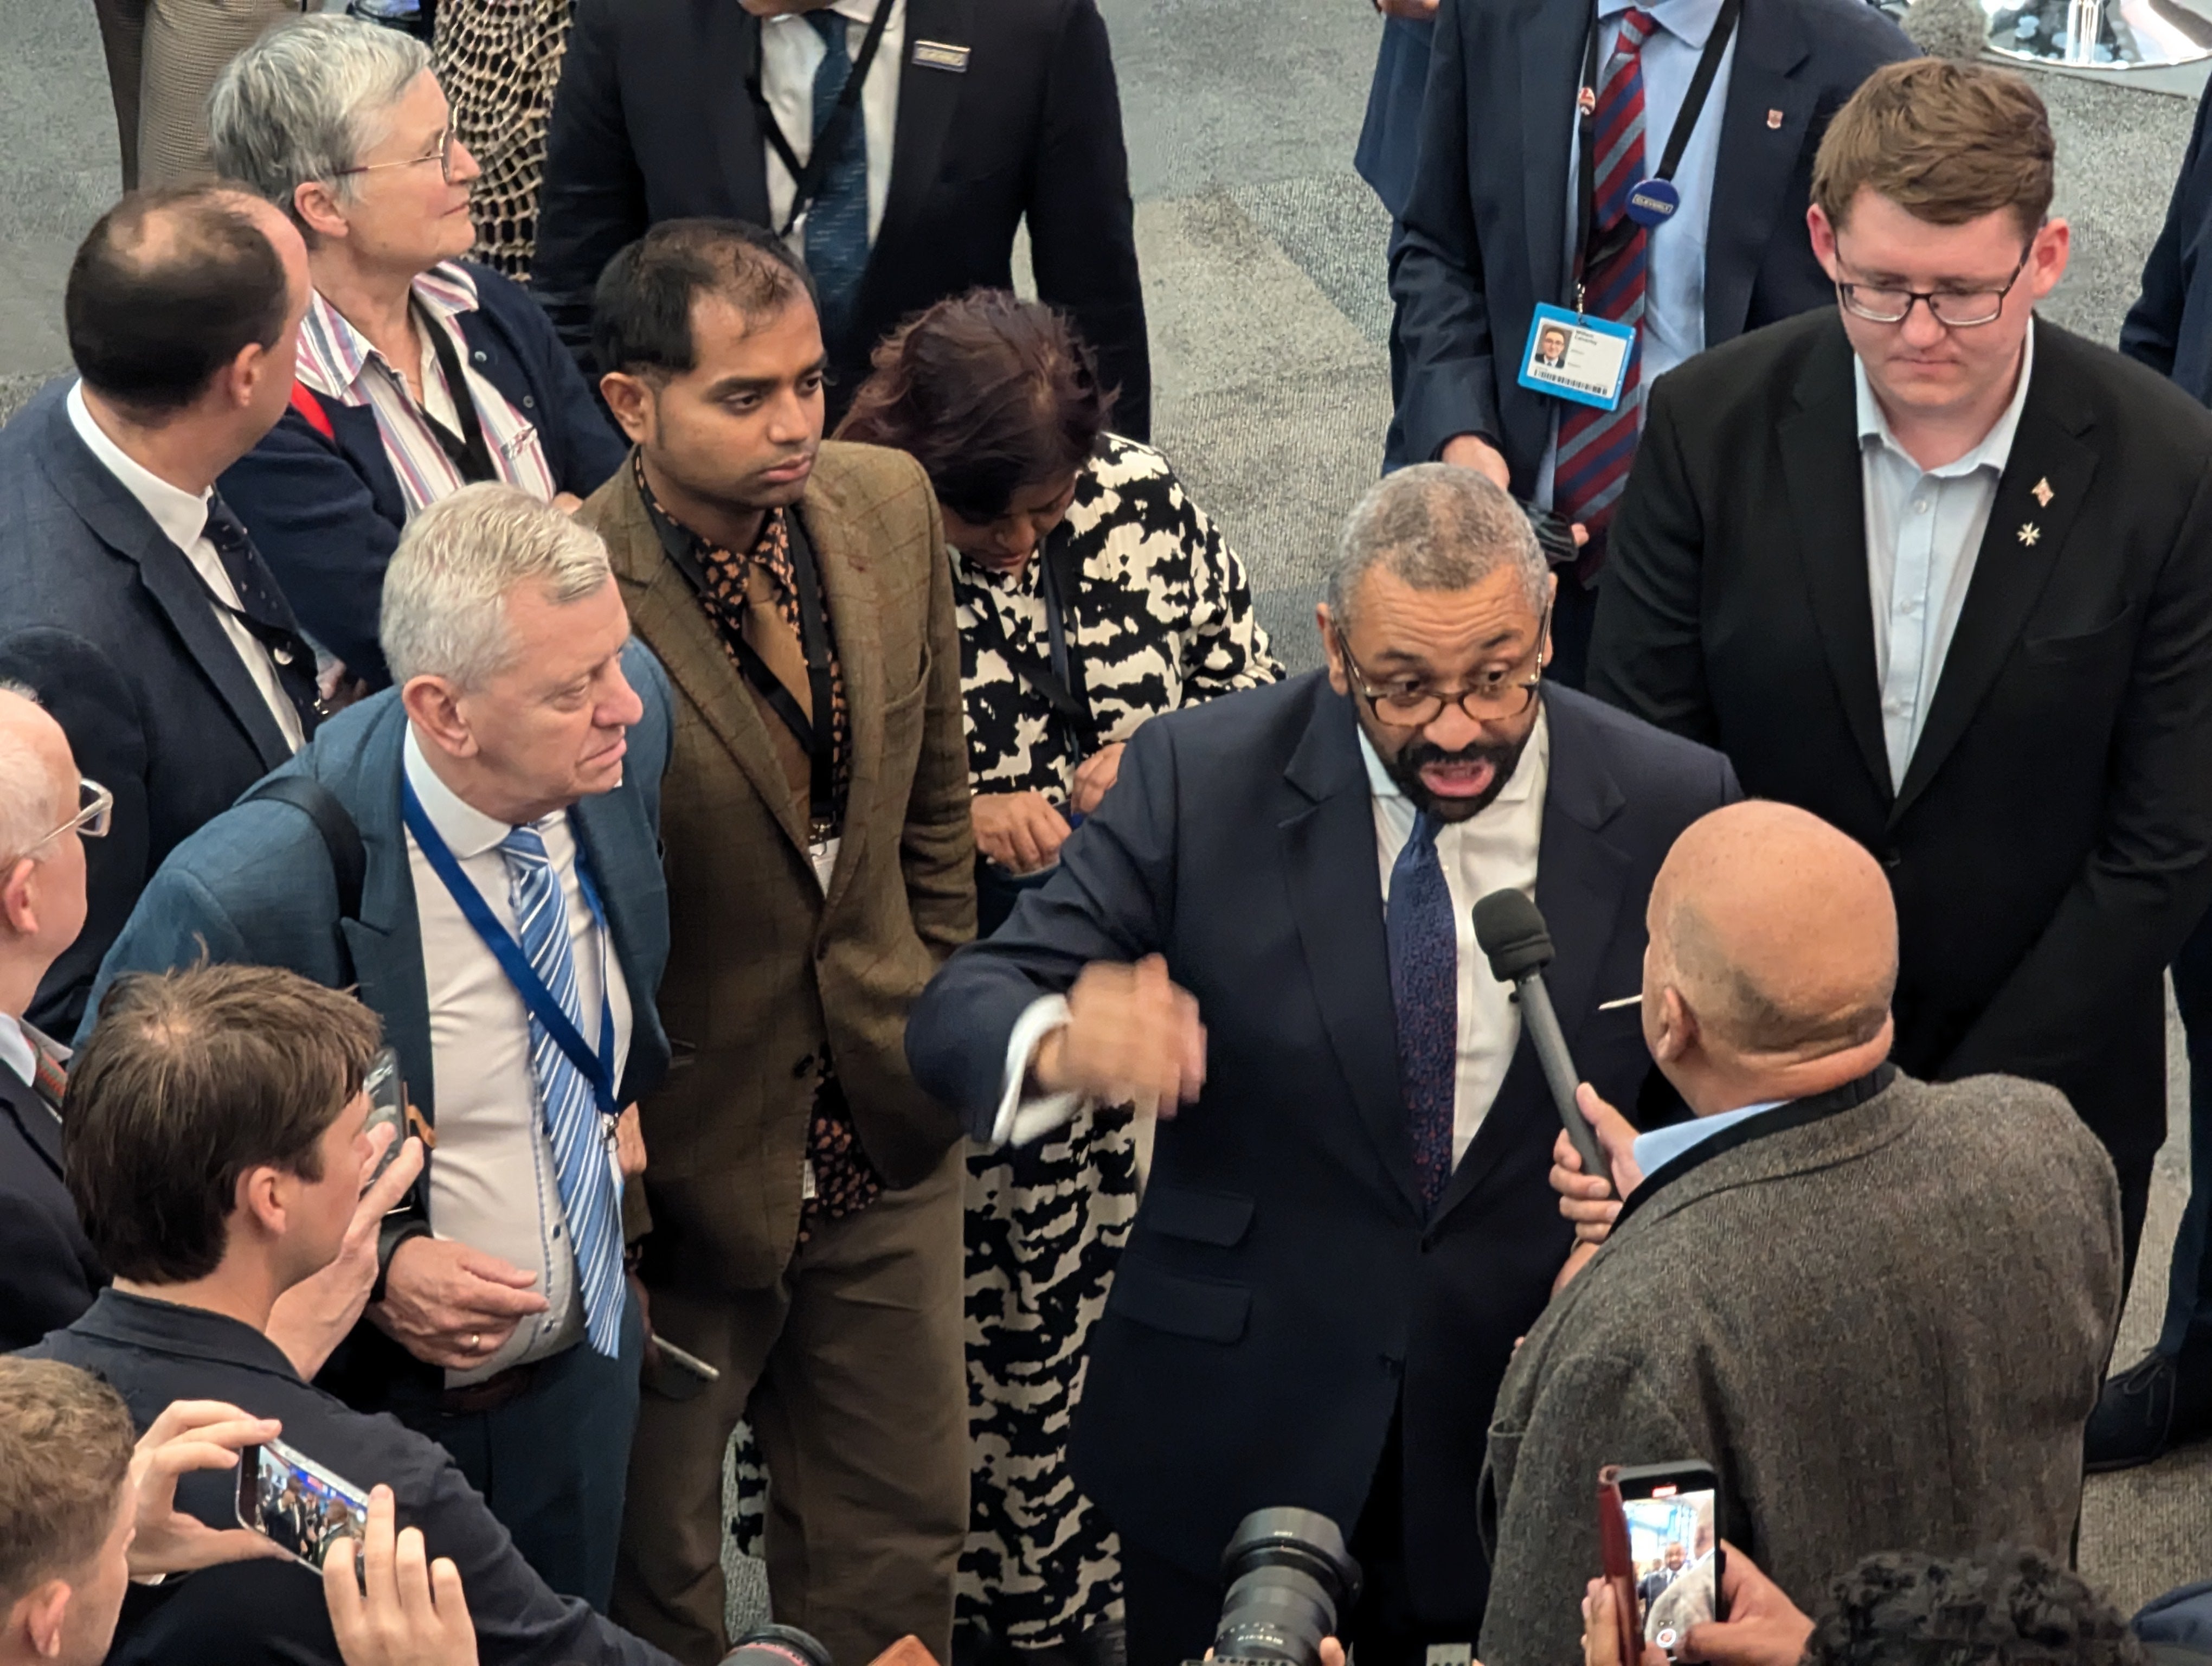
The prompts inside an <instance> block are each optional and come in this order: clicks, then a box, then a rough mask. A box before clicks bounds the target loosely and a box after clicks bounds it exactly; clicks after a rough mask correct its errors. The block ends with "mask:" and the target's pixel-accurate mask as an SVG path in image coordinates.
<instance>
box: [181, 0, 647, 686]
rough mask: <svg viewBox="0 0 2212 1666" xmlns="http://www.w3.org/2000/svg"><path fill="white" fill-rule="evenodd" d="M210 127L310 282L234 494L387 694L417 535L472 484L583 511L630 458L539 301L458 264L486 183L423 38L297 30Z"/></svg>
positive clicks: (344, 654) (278, 42)
mask: <svg viewBox="0 0 2212 1666" xmlns="http://www.w3.org/2000/svg"><path fill="white" fill-rule="evenodd" d="M209 125H210V131H211V133H212V136H213V140H214V144H215V155H216V163H217V165H218V166H219V167H221V169H222V172H223V173H224V174H225V175H226V176H227V177H228V178H230V179H236V180H238V181H240V183H242V184H243V185H246V186H247V187H249V188H250V189H252V190H253V191H256V192H259V193H260V194H261V195H262V196H264V197H266V198H269V200H270V201H271V202H273V203H275V204H276V205H277V206H278V207H279V208H282V209H283V210H284V211H285V213H287V214H288V215H289V216H291V218H292V221H293V223H294V224H295V225H297V226H298V227H299V228H300V232H301V236H303V237H304V238H305V239H306V240H307V263H308V270H309V271H310V273H311V275H312V276H313V280H314V294H313V297H312V299H311V300H310V302H309V304H308V307H307V317H306V319H304V320H303V321H302V322H301V326H300V356H299V373H298V374H299V380H298V383H297V385H296V386H295V388H294V389H293V393H292V408H291V409H290V410H288V411H287V412H286V413H285V415H284V418H283V421H282V422H280V423H278V424H277V425H276V428H275V429H271V430H270V434H269V435H268V437H267V438H266V439H264V440H263V441H262V442H261V443H260V444H259V445H258V446H257V447H254V449H253V450H252V453H249V454H248V455H247V456H246V457H245V458H243V459H240V461H239V462H238V463H237V464H236V465H234V466H233V467H232V468H231V470H230V471H228V473H226V474H225V475H224V476H223V477H222V493H223V496H224V497H225V498H226V499H227V500H228V502H229V503H230V506H231V507H232V508H234V510H235V511H236V512H237V514H238V515H239V517H240V519H241V520H244V521H245V523H246V526H248V527H249V528H250V529H251V530H252V533H253V536H254V540H255V542H256V543H257V544H258V545H259V546H260V548H261V551H262V554H263V555H264V556H265V557H266V558H267V560H268V562H269V564H270V567H271V568H272V569H275V571H276V576H277V578H278V580H279V581H280V582H282V583H283V587H284V591H285V594H286V595H287V597H288V598H289V599H290V601H291V603H292V607H293V611H295V612H296V613H297V614H298V615H299V617H300V622H301V625H302V626H303V627H304V628H305V629H306V630H307V634H308V635H311V636H312V637H313V638H314V639H315V641H317V643H318V644H319V645H320V646H321V647H322V648H324V649H325V651H326V652H327V653H328V654H331V656H332V657H333V658H335V659H336V660H338V661H340V662H342V663H343V666H344V668H345V672H344V674H345V675H346V677H347V678H359V679H361V680H362V681H363V682H365V683H366V684H368V687H369V688H371V689H374V688H380V687H381V686H383V684H385V683H386V681H387V680H389V679H388V675H387V672H386V667H385V663H384V657H383V654H382V653H381V652H380V649H379V648H378V645H377V640H376V619H377V599H378V595H379V593H380V590H381V588H382V586H383V582H384V569H385V566H386V563H387V562H389V561H390V560H391V558H392V549H393V547H394V546H395V545H396V544H398V540H399V533H400V531H401V529H402V528H403V527H404V526H405V525H406V524H407V522H408V520H409V519H410V517H412V516H413V515H415V514H418V513H419V512H420V511H422V509H424V508H427V507H428V506H429V505H430V504H432V503H435V502H438V501H439V500H440V499H441V498H443V497H445V496H447V495H448V494H450V493H452V492H454V491H457V490H459V489H460V488H461V487H462V486H465V485H467V484H470V483H473V482H477V481H500V482H503V483H506V484H507V485H510V486H513V487H516V488H518V489H520V490H522V491H526V492H527V493H529V494H530V495H531V496H533V497H535V498H537V499H538V500H539V501H540V502H550V503H553V504H556V505H558V506H560V507H562V508H574V507H575V506H576V503H577V502H578V501H579V500H580V498H581V497H583V496H586V495H587V494H589V493H591V492H592V491H595V490H597V489H599V485H600V484H601V483H602V482H604V481H605V479H606V478H607V477H609V476H610V475H611V474H613V473H614V471H616V469H617V468H618V467H619V466H620V465H621V463H622V459H623V445H622V442H621V441H620V440H619V439H618V438H617V436H616V435H615V433H614V430H613V429H611V427H610V426H609V425H608V423H607V422H606V419H605V417H604V416H603V415H602V414H601V412H600V410H599V406H598V405H597V404H596V403H594V401H593V400H592V394H591V390H590V388H589V387H588V386H586V383H585V381H584V379H583V376H582V374H581V373H580V372H579V371H578V370H577V368H576V366H575V364H574V362H573V361H572V360H571V359H570V358H569V357H568V354H567V353H566V352H565V351H564V350H562V346H561V344H560V342H559V340H558V339H557V338H556V337H555V335H554V333H553V330H552V326H551V325H549V324H547V323H546V321H545V318H544V314H543V313H541V312H540V311H539V310H538V307H537V305H536V303H535V302H533V301H532V300H531V298H530V296H529V295H527V294H526V293H525V292H524V291H523V290H522V289H520V288H519V287H518V286H516V285H515V284H514V283H512V282H510V281H509V280H507V278H504V277H501V276H499V275H498V274H497V273H495V272H494V271H490V270H489V269H488V268H486V267H484V266H482V265H479V264H476V263H474V262H472V261H470V260H467V259H465V258H464V257H465V255H467V254H468V252H469V251H470V249H471V247H472V246H473V245H474V243H475V241H476V228H475V225H474V223H473V222H472V220H471V215H470V196H471V185H473V183H474V182H475V180H476V179H477V177H478V172H479V170H478V169H477V162H476V159H475V158H474V157H473V156H472V155H470V153H469V150H468V148H467V147H466V146H465V145H464V144H462V143H460V142H459V140H458V139H457V138H456V137H454V135H453V117H452V112H451V111H450V110H449V109H448V107H447V103H446V95H445V94H444V93H443V92H442V91H441V89H440V88H439V85H438V78H437V76H436V75H435V73H433V71H432V69H431V64H430V55H429V52H428V48H427V47H425V46H423V45H422V42H421V41H419V40H415V39H413V38H412V37H410V36H409V35H406V34H404V33H400V32H398V31H397V30H393V29H386V28H380V27H377V26H376V25H375V24H373V23H368V22H363V21H359V20H357V19H354V18H348V17H342V16H311V17H303V18H301V19H300V20H299V21H296V22H294V23H290V24H288V25H286V26H284V27H281V28H277V29H274V30H271V31H270V33H268V34H266V35H264V36H263V37H262V39H261V40H258V42H256V43H255V44H254V45H253V46H251V47H249V48H248V49H247V50H246V52H243V53H241V54H240V56H239V58H237V59H236V60H235V61H234V62H233V63H232V64H231V65H230V67H229V68H228V70H225V71H224V72H223V76H222V79H221V80H220V81H219V82H216V89H215V93H214V95H213V97H212V98H211V99H210V103H209Z"/></svg>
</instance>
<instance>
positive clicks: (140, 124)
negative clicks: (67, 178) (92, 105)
mask: <svg viewBox="0 0 2212 1666" xmlns="http://www.w3.org/2000/svg"><path fill="white" fill-rule="evenodd" d="M93 5H94V10H95V11H96V12H97V13H98V14H99V16H100V46H101V47H102V48H103V49H104V51H105V52H106V55H107V86H108V91H109V93H110V94H111V95H112V97H113V98H114V100H115V127H116V134H117V137H118V138H119V139H120V140H121V142H122V149H123V188H124V189H125V191H135V190H136V189H137V188H138V187H139V186H140V185H145V186H148V187H149V188H150V187H153V186H156V185H187V184H190V183H191V181H193V180H195V179H207V178H210V177H211V176H212V175H213V174H214V173H215V163H214V161H213V159H212V158H211V157H210V155H209V153H208V131H207V97H208V94H209V92H210V90H211V89H212V88H214V86H215V83H216V76H220V75H221V74H222V72H223V70H225V69H226V68H228V65H229V64H230V61H231V59H233V58H236V57H237V56H238V55H239V54H240V52H244V51H245V50H246V48H247V47H248V46H252V44H253V43H254V42H255V41H256V40H259V39H260V38H261V33H262V31H263V30H264V29H266V28H267V27H269V26H270V24H271V23H273V22H275V21H276V20H277V19H278V18H280V17H297V16H298V15H300V11H301V5H300V0H93Z"/></svg>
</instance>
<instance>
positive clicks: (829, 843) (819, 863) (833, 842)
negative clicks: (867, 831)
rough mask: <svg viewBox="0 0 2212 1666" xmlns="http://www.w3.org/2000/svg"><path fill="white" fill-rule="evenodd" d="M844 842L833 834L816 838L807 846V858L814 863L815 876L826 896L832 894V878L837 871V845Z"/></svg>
mask: <svg viewBox="0 0 2212 1666" xmlns="http://www.w3.org/2000/svg"><path fill="white" fill-rule="evenodd" d="M843 842H844V841H843V840H842V838H838V837H836V836H832V837H829V838H824V839H816V840H814V841H812V842H811V843H809V844H808V845H807V847H806V860H808V861H810V862H811V863H812V864H813V865H814V878H815V880H816V882H817V884H819V885H821V887H822V894H823V896H824V897H827V896H828V895H829V878H830V876H831V875H832V874H834V873H836V871H837V847H838V846H839V845H841V844H842V843H843Z"/></svg>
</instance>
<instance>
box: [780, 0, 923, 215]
mask: <svg viewBox="0 0 2212 1666" xmlns="http://www.w3.org/2000/svg"><path fill="white" fill-rule="evenodd" d="M826 9H827V10H829V12H830V13H832V14H833V15H836V16H838V17H842V18H843V19H845V40H846V50H847V51H848V52H850V53H851V54H852V58H853V62H854V64H858V63H859V62H860V43H861V42H862V41H863V40H866V38H867V33H868V25H869V23H870V22H871V21H873V19H874V17H875V15H876V0H835V3H833V4H831V5H830V6H829V7H828V8H826ZM827 55H828V49H827V48H826V47H824V46H823V44H822V37H821V36H820V35H818V34H817V33H815V32H814V26H813V25H812V24H811V23H810V22H808V21H806V18H805V15H803V14H801V13H798V12H788V13H786V14H785V15H782V16H780V17H765V18H763V19H762V20H761V96H762V97H763V98H764V99H766V100H768V107H769V110H770V111H771V112H774V113H775V125H777V126H778V127H781V129H782V130H783V137H784V138H785V139H786V140H787V141H788V142H789V143H790V145H791V154H792V155H794V156H796V157H798V158H799V166H800V167H805V165H806V160H807V158H808V157H810V156H811V155H813V154H814V72H815V71H816V70H818V69H820V68H821V67H822V60H823V58H824V57H826V56H827ZM905 56H906V0H891V15H890V17H888V18H886V19H885V20H884V35H883V39H882V40H880V41H878V43H877V45H876V56H875V60H874V62H872V64H869V65H868V78H867V80H866V82H863V83H862V84H861V87H860V126H861V128H862V131H865V132H866V135H867V139H868V245H869V246H870V247H871V248H872V247H873V246H875V241H876V234H877V233H878V231H880V230H882V229H883V224H884V204H885V203H886V202H888V201H890V194H891V150H892V145H893V142H894V139H895V137H896V134H897V132H898V96H899V70H900V67H901V64H902V60H903V59H904V58H905ZM761 144H762V148H763V149H765V150H766V151H767V152H768V210H769V220H770V222H772V224H773V226H775V227H781V225H782V224H783V222H784V221H785V219H786V218H787V216H789V215H790V213H791V202H792V198H793V196H795V195H796V194H797V192H798V190H799V182H798V181H797V180H795V179H793V178H792V177H791V170H790V169H789V168H787V167H785V166H784V165H783V158H782V157H781V156H779V155H776V154H775V146H774V145H772V144H769V143H768V141H767V139H766V138H765V137H763V139H762V141H761ZM791 242H792V252H793V253H794V254H796V255H798V256H799V257H800V258H802V259H803V258H805V254H806V228H805V225H804V224H803V223H802V224H801V225H800V226H799V227H798V228H797V229H796V230H794V231H793V233H792V236H791Z"/></svg>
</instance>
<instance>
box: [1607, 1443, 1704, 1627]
mask: <svg viewBox="0 0 2212 1666" xmlns="http://www.w3.org/2000/svg"><path fill="white" fill-rule="evenodd" d="M1720 1500H1721V1484H1720V1477H1719V1476H1718V1475H1717V1474H1715V1473H1714V1471H1713V1468H1712V1466H1711V1464H1709V1463H1707V1462H1705V1460H1704V1459H1703V1458H1684V1459H1682V1460H1680V1462H1674V1463H1643V1464H1633V1465H1623V1464H1607V1466H1606V1467H1605V1468H1602V1469H1601V1470H1600V1471H1598V1535H1599V1542H1600V1544H1601V1546H1602V1547H1603V1549H1604V1553H1605V1577H1606V1578H1607V1579H1608V1580H1609V1581H1611V1582H1612V1584H1613V1597H1614V1610H1615V1612H1616V1613H1618V1614H1620V1615H1622V1616H1623V1623H1622V1628H1621V1629H1622V1633H1623V1635H1622V1639H1621V1643H1622V1649H1621V1659H1622V1660H1623V1661H1624V1662H1632V1661H1636V1660H1639V1659H1641V1658H1642V1657H1643V1653H1644V1645H1645V1644H1647V1643H1656V1644H1657V1645H1659V1647H1660V1649H1661V1650H1662V1651H1664V1652H1665V1654H1666V1656H1667V1658H1668V1659H1669V1660H1675V1659H1679V1658H1680V1650H1681V1646H1682V1639H1684V1638H1686V1637H1687V1636H1688V1635H1689V1632H1690V1627H1691V1626H1700V1625H1703V1624H1704V1623H1705V1621H1707V1620H1718V1619H1721V1618H1722V1617H1723V1614H1722V1610H1721V1556H1722V1550H1721V1539H1720Z"/></svg>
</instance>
